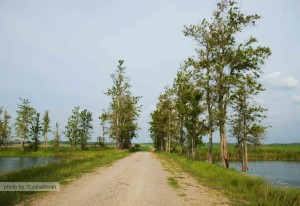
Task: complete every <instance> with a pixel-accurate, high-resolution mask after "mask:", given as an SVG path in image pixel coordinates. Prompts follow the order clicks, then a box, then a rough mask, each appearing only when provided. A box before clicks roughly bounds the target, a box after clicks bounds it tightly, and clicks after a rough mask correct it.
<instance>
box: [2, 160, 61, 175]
mask: <svg viewBox="0 0 300 206" xmlns="http://www.w3.org/2000/svg"><path fill="white" fill-rule="evenodd" d="M58 160H59V158H54V157H45V158H44V157H1V158H0V173H4V172H8V171H11V170H19V169H23V168H25V167H31V166H41V165H45V164H48V163H49V162H56V161H58Z"/></svg>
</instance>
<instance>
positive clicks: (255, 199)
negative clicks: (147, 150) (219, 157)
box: [157, 152, 300, 206]
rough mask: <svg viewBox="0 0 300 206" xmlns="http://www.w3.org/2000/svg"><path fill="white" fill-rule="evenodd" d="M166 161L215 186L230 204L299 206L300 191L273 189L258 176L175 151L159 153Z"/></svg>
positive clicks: (212, 186)
mask: <svg viewBox="0 0 300 206" xmlns="http://www.w3.org/2000/svg"><path fill="white" fill-rule="evenodd" d="M157 154H158V156H159V157H160V158H162V159H164V160H166V161H173V162H175V163H176V164H178V165H179V166H180V167H181V168H182V170H183V171H185V172H187V173H189V174H191V175H193V176H194V177H195V178H196V179H197V180H198V181H199V182H200V183H201V184H203V185H205V186H208V187H211V188H214V189H217V190H219V191H221V192H222V193H223V194H224V195H226V196H227V197H228V198H229V199H231V201H232V204H233V205H282V206H286V205H289V206H292V205H295V206H296V205H300V190H297V189H283V188H274V187H272V186H269V185H267V184H266V182H265V181H264V180H263V179H261V178H257V177H253V176H248V175H245V174H242V173H239V172H237V171H236V170H233V169H229V170H226V169H224V168H223V167H221V166H218V165H212V164H209V163H206V162H202V161H194V160H191V159H188V158H186V157H184V156H181V155H177V154H166V153H164V152H158V153H157Z"/></svg>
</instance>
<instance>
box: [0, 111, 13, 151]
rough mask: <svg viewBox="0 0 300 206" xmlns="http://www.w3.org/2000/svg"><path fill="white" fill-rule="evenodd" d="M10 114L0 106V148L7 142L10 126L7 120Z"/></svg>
mask: <svg viewBox="0 0 300 206" xmlns="http://www.w3.org/2000/svg"><path fill="white" fill-rule="evenodd" d="M10 118H11V116H10V115H9V114H8V113H7V110H6V109H4V110H3V108H2V107H0V150H1V149H2V146H3V145H4V144H7V143H8V141H9V138H10V136H11V127H10V125H9V120H10Z"/></svg>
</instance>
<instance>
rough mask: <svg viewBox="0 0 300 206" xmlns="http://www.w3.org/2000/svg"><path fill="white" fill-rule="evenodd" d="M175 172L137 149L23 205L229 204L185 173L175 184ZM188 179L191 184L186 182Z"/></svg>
mask: <svg viewBox="0 0 300 206" xmlns="http://www.w3.org/2000/svg"><path fill="white" fill-rule="evenodd" d="M174 174H175V173H173V174H171V173H170V172H167V171H166V170H165V169H164V168H163V167H162V164H161V162H160V160H159V159H158V158H157V157H156V156H155V154H153V153H151V152H136V153H134V154H132V155H130V156H129V157H126V158H124V159H121V160H119V161H117V162H115V163H114V164H113V165H111V166H107V167H104V168H103V167H102V168H99V169H97V170H96V171H95V172H92V173H89V174H86V175H84V176H82V177H80V178H79V179H77V180H74V181H73V182H71V183H70V184H68V185H64V186H61V190H60V191H59V192H49V193H47V194H45V195H42V196H41V197H36V198H32V199H30V200H29V201H27V202H23V203H21V204H20V205H43V206H46V205H49V206H53V205H70V206H75V205H93V206H94V205H109V206H112V205H124V206H127V205H128V206H134V205H164V206H168V205H227V203H228V201H227V199H226V198H224V197H222V198H220V195H218V194H216V193H214V192H211V193H210V190H209V189H207V188H206V189H203V186H201V187H199V183H197V182H196V181H194V180H191V177H189V176H187V175H186V174H184V173H180V178H178V179H179V181H181V182H179V185H181V187H180V188H179V189H176V188H172V187H171V186H170V185H169V184H168V178H170V177H171V176H172V175H174ZM187 180H188V184H186V183H185V182H184V181H187ZM187 186H188V187H187ZM197 197H200V198H197Z"/></svg>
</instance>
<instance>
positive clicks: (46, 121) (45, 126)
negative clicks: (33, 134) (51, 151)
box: [42, 110, 51, 149]
mask: <svg viewBox="0 0 300 206" xmlns="http://www.w3.org/2000/svg"><path fill="white" fill-rule="evenodd" d="M42 125H43V129H42V135H43V137H44V148H45V149H47V142H48V132H51V130H50V117H49V111H48V110H46V111H45V114H44V117H43V124H42Z"/></svg>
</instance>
